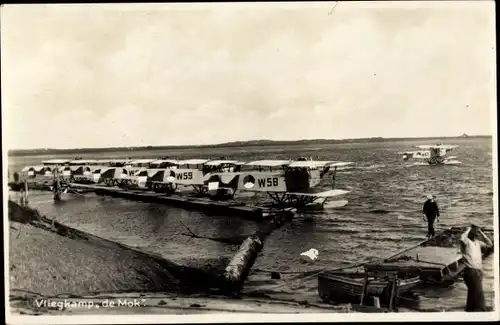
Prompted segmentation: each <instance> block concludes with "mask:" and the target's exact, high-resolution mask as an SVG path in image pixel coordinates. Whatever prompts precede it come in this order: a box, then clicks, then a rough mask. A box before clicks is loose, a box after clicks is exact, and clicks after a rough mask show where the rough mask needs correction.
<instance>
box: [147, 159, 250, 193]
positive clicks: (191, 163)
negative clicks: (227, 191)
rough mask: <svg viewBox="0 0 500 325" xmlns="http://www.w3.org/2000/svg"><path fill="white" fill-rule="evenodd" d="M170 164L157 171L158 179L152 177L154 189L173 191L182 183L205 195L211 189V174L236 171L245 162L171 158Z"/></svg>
mask: <svg viewBox="0 0 500 325" xmlns="http://www.w3.org/2000/svg"><path fill="white" fill-rule="evenodd" d="M168 164H169V166H167V169H164V170H163V171H158V172H157V174H156V175H155V176H156V177H157V178H156V179H155V176H152V177H151V178H150V180H151V182H152V186H153V190H156V191H166V192H167V193H173V192H175V191H176V190H177V189H178V186H179V185H180V186H183V187H185V188H189V187H191V188H193V189H194V191H195V192H196V194H198V195H200V196H203V195H206V194H207V192H208V191H209V189H208V186H207V180H208V178H209V177H210V175H211V174H213V173H229V172H236V171H238V170H239V168H240V167H241V165H243V164H244V163H243V162H239V161H237V160H208V159H187V160H180V161H175V160H169V161H168ZM157 175H159V176H157ZM160 179H161V180H160Z"/></svg>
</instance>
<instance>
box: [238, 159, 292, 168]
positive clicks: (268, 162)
mask: <svg viewBox="0 0 500 325" xmlns="http://www.w3.org/2000/svg"><path fill="white" fill-rule="evenodd" d="M290 163H291V161H290V160H257V161H251V162H249V163H246V165H247V166H261V167H278V166H284V165H289V164H290Z"/></svg>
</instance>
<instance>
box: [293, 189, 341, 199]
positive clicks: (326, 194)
mask: <svg viewBox="0 0 500 325" xmlns="http://www.w3.org/2000/svg"><path fill="white" fill-rule="evenodd" d="M347 193H350V191H347V190H340V189H336V190H328V191H323V192H315V191H310V192H306V193H295V192H289V193H287V194H289V195H294V196H314V197H334V196H340V195H345V194H347Z"/></svg>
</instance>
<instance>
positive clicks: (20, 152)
mask: <svg viewBox="0 0 500 325" xmlns="http://www.w3.org/2000/svg"><path fill="white" fill-rule="evenodd" d="M477 138H483V139H486V138H492V136H491V135H471V136H454V137H415V138H382V137H374V138H358V139H339V140H335V139H313V140H288V141H280V140H277V141H275V140H249V141H234V142H225V143H220V144H207V145H180V146H175V145H171V146H141V147H107V148H72V149H54V148H43V149H16V150H9V151H8V156H11V157H15V156H36V155H51V154H86V153H95V152H100V153H102V152H119V151H124V150H127V151H131V152H133V151H145V150H151V151H159V150H168V149H190V148H200V149H209V148H234V147H242V146H244V147H256V146H280V145H301V144H303V145H308V144H316V145H318V144H320V145H322V144H344V143H371V142H397V141H411V140H423V141H425V140H445V139H446V140H449V139H477Z"/></svg>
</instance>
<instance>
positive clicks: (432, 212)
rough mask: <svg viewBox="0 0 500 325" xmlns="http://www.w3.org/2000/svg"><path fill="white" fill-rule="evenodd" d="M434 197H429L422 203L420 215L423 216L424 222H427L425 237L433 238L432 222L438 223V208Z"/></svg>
mask: <svg viewBox="0 0 500 325" xmlns="http://www.w3.org/2000/svg"><path fill="white" fill-rule="evenodd" d="M435 199H436V197H435V196H434V195H429V196H428V199H427V201H425V203H424V208H423V209H422V213H423V214H424V221H427V237H428V238H431V237H434V236H435V232H434V222H435V221H439V207H438V205H437V203H436V201H435Z"/></svg>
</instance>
